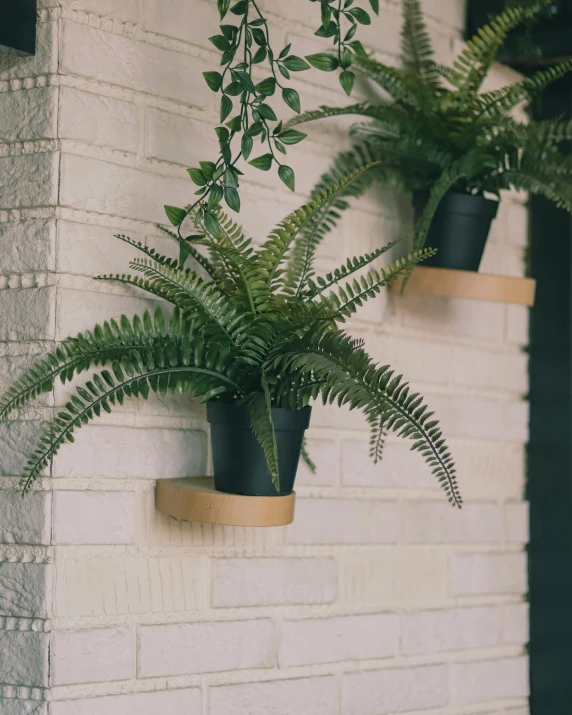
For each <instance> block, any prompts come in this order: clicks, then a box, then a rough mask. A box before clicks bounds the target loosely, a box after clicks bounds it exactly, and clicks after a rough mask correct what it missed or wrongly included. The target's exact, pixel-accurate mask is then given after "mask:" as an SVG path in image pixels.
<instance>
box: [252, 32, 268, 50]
mask: <svg viewBox="0 0 572 715" xmlns="http://www.w3.org/2000/svg"><path fill="white" fill-rule="evenodd" d="M252 36H253V37H254V42H256V44H257V45H260V46H261V47H264V45H265V44H266V35H265V34H264V30H260V29H258V28H255V29H254V30H252Z"/></svg>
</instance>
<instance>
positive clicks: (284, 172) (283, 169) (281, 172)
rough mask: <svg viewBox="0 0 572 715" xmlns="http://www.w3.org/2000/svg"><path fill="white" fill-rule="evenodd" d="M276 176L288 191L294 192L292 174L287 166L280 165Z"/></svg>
mask: <svg viewBox="0 0 572 715" xmlns="http://www.w3.org/2000/svg"><path fill="white" fill-rule="evenodd" d="M278 176H279V177H280V178H281V179H282V181H283V182H284V183H285V184H286V186H287V187H288V188H289V189H290V191H294V183H295V179H294V172H293V171H292V169H291V168H290V167H289V166H286V164H282V165H281V166H280V167H279V169H278Z"/></svg>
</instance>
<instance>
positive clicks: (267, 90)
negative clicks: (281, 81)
mask: <svg viewBox="0 0 572 715" xmlns="http://www.w3.org/2000/svg"><path fill="white" fill-rule="evenodd" d="M255 89H256V91H257V92H258V94H263V95H264V96H265V97H271V96H272V95H273V94H274V92H275V91H276V80H275V79H274V77H267V78H266V79H263V80H262V82H259V83H258V84H257V85H255Z"/></svg>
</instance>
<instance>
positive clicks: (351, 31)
mask: <svg viewBox="0 0 572 715" xmlns="http://www.w3.org/2000/svg"><path fill="white" fill-rule="evenodd" d="M356 32H357V25H356V24H355V22H354V24H353V25H352V26H351V27H350V29H349V30H348V31H347V32H346V36H345V37H344V42H349V41H350V40H351V39H352V37H353V36H354V35H355V34H356Z"/></svg>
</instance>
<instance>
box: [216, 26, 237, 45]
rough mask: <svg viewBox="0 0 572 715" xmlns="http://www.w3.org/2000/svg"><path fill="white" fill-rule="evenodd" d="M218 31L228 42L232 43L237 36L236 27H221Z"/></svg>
mask: <svg viewBox="0 0 572 715" xmlns="http://www.w3.org/2000/svg"><path fill="white" fill-rule="evenodd" d="M220 30H221V32H222V34H223V35H224V36H225V37H226V39H227V40H228V41H229V42H231V43H232V42H234V41H235V39H236V36H237V34H238V28H237V27H236V25H221V26H220Z"/></svg>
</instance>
